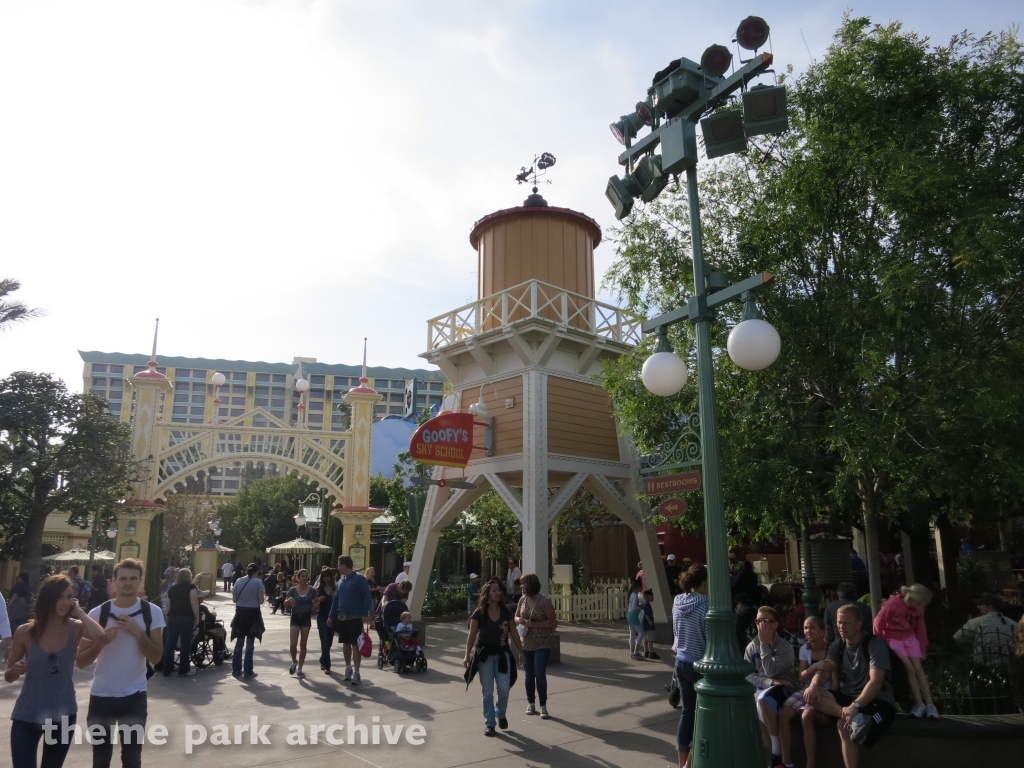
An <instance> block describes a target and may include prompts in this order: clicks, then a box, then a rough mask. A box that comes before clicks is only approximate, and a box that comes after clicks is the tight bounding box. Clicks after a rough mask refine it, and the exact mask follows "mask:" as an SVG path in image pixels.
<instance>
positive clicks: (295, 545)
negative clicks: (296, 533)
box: [267, 539, 334, 581]
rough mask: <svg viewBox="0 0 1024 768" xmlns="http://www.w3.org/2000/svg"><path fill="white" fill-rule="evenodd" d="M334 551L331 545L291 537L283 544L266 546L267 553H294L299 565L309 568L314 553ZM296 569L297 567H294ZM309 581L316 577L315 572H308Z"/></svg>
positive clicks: (321, 553)
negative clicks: (291, 538)
mask: <svg viewBox="0 0 1024 768" xmlns="http://www.w3.org/2000/svg"><path fill="white" fill-rule="evenodd" d="M333 552H334V549H333V548H332V547H328V546H327V545H326V544H318V543H317V542H315V541H310V540H309V539H293V540H292V541H287V542H285V543H284V544H275V545H274V546H272V547H267V554H271V555H296V556H298V558H299V562H300V563H301V564H302V566H301V567H303V568H305V569H306V570H309V564H310V563H311V562H312V560H313V556H314V555H320V556H321V557H322V556H323V555H330V554H332V553H333ZM296 570H298V569H296ZM310 577H311V578H310V581H313V580H315V579H316V575H315V574H312V573H311V574H310Z"/></svg>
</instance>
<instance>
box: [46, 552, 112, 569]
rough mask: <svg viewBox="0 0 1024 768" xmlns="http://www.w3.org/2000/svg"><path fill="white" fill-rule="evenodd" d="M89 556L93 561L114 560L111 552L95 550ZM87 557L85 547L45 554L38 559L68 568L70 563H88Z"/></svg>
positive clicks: (106, 561) (107, 561)
mask: <svg viewBox="0 0 1024 768" xmlns="http://www.w3.org/2000/svg"><path fill="white" fill-rule="evenodd" d="M91 557H92V561H93V562H94V563H112V562H114V553H113V552H105V551H104V552H95V553H93V554H92V555H91ZM89 558H90V554H89V550H87V549H69V550H68V551H67V552H58V553H57V554H56V555H47V556H46V557H43V558H40V559H41V560H42V562H44V563H49V564H50V565H52V566H55V567H57V568H70V567H71V566H72V565H88V564H89Z"/></svg>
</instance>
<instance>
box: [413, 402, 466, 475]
mask: <svg viewBox="0 0 1024 768" xmlns="http://www.w3.org/2000/svg"><path fill="white" fill-rule="evenodd" d="M472 452H473V414H471V413H442V414H441V415H440V416H435V417H434V418H433V419H431V420H430V421H426V422H424V423H423V424H421V425H420V427H419V429H417V430H416V431H415V432H413V435H412V441H411V442H410V443H409V453H410V454H411V455H412V458H413V459H414V460H416V461H419V462H421V463H423V464H439V465H441V466H442V467H465V466H466V464H467V463H469V455H470V454H471V453H472Z"/></svg>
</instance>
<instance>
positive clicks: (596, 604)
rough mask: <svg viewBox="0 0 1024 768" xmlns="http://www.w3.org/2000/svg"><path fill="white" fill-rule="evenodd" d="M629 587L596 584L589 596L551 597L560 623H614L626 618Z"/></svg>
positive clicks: (621, 584)
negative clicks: (616, 620) (613, 621)
mask: <svg viewBox="0 0 1024 768" xmlns="http://www.w3.org/2000/svg"><path fill="white" fill-rule="evenodd" d="M628 589H629V587H628V585H627V584H626V583H625V582H622V583H618V582H606V583H598V584H595V591H594V592H593V593H592V594H587V595H551V596H550V597H551V602H552V603H553V604H554V606H555V616H556V617H557V618H558V620H559V621H567V622H568V621H612V620H615V619H624V618H626V607H627V606H628V605H629V591H628Z"/></svg>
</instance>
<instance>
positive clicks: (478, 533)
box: [463, 490, 523, 562]
mask: <svg viewBox="0 0 1024 768" xmlns="http://www.w3.org/2000/svg"><path fill="white" fill-rule="evenodd" d="M464 517H465V520H466V539H465V541H464V542H463V543H464V544H465V545H466V546H467V547H469V548H471V549H478V550H480V552H481V553H482V554H483V556H484V557H489V558H491V559H493V560H498V561H501V562H504V561H506V560H508V558H510V557H514V558H516V559H517V560H518V559H519V558H520V556H522V553H523V538H522V530H521V529H520V527H519V520H518V519H517V518H516V516H515V515H514V514H513V513H512V510H511V509H509V508H508V505H507V504H505V502H504V501H502V500H501V497H500V496H499V495H498V494H497V493H496V492H495V491H494V490H490V491H487V493H485V494H484V495H483V496H481V497H480V498H479V499H477V500H476V501H475V502H473V503H472V504H470V505H469V508H468V509H467V510H466V511H465V513H464Z"/></svg>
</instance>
